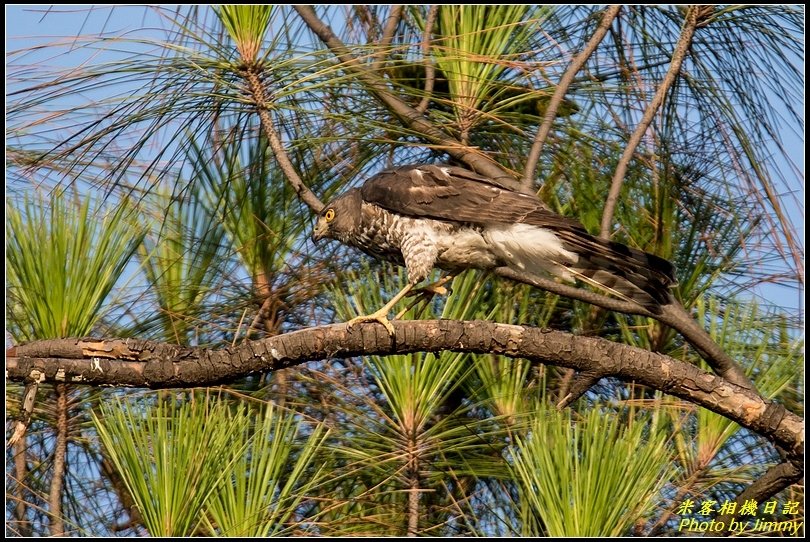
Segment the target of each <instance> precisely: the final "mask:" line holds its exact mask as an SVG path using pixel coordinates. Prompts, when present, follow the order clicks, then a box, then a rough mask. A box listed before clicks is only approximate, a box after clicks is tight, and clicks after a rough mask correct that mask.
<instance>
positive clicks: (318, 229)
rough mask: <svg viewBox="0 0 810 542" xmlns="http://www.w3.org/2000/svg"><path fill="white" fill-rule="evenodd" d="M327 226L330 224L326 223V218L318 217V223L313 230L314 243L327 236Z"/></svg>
mask: <svg viewBox="0 0 810 542" xmlns="http://www.w3.org/2000/svg"><path fill="white" fill-rule="evenodd" d="M327 227H328V226H327V225H326V222H325V221H324V220H321V219H318V223H317V224H315V229H314V230H312V242H313V243H317V242H318V241H320V240H321V239H323V238H324V237H326V230H327Z"/></svg>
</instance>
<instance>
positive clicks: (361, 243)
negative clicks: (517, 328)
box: [312, 165, 677, 334]
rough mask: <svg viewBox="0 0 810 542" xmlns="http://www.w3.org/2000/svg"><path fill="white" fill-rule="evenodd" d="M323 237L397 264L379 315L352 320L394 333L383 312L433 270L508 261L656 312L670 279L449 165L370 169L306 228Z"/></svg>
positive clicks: (535, 204) (663, 263) (670, 273)
mask: <svg viewBox="0 0 810 542" xmlns="http://www.w3.org/2000/svg"><path fill="white" fill-rule="evenodd" d="M321 238H331V239H336V240H338V241H341V242H343V243H346V244H348V245H351V246H354V247H356V248H359V249H360V250H362V251H364V252H366V253H367V254H370V255H372V256H375V257H378V258H383V259H386V260H390V261H393V262H395V263H398V264H400V265H403V264H404V265H405V267H406V268H407V270H408V285H406V286H405V287H404V288H403V289H402V290H401V291H400V292H399V293H398V294H397V295H396V296H395V297H394V298H393V299H392V300H391V301H390V302H389V303H387V304H386V305H385V306H384V307H383V308H381V309H380V310H379V311H377V312H375V313H373V314H371V315H368V316H361V317H358V318H355V319H354V320H352V321H351V322H350V324H351V323H355V322H358V321H378V322H380V323H382V324H383V325H385V326H386V328H388V330H389V332H391V333H392V334H393V326H392V325H391V323H390V321H389V320H388V318H387V314H388V311H389V310H391V308H392V307H393V306H394V305H395V304H396V303H397V302H398V301H399V300H400V299H402V298H403V297H404V296H405V295H407V293H408V292H409V291H410V290H411V289H412V288H413V287H414V286H415V285H416V284H418V283H419V282H421V281H422V280H424V279H425V278H426V277H427V276H428V274H429V273H430V271H431V270H432V269H433V268H434V267H439V268H441V269H444V270H446V271H449V272H458V271H461V270H464V269H467V268H476V269H493V268H496V267H502V266H506V267H509V268H510V269H513V270H515V271H519V272H522V273H528V274H532V275H551V276H554V277H559V278H561V279H563V280H565V281H568V282H573V281H574V280H575V279H579V280H581V281H583V282H585V283H587V284H590V285H592V286H595V287H597V288H600V289H602V290H605V291H607V292H609V293H611V294H613V295H615V296H617V297H619V298H621V299H624V300H627V301H634V302H636V303H638V304H640V305H642V306H644V307H645V308H647V309H648V310H650V311H652V312H654V313H660V311H661V308H660V307H661V306H662V305H666V304H667V303H669V302H670V301H671V293H670V288H671V287H672V286H674V285H675V284H677V280H676V279H675V268H674V267H673V265H672V264H671V263H670V262H668V261H667V260H665V259H663V258H660V257H658V256H655V255H653V254H648V253H646V252H643V251H641V250H637V249H634V248H630V247H628V246H625V245H623V244H621V243H616V242H613V241H605V240H603V239H599V238H597V237H595V236H593V235H590V234H589V233H588V232H587V231H585V228H584V227H583V226H582V224H580V223H579V222H578V221H577V220H574V219H572V218H566V217H564V216H561V215H559V214H557V213H554V212H552V211H550V210H549V209H547V208H546V207H545V206H544V205H543V203H542V202H541V201H540V200H539V199H538V198H537V197H536V196H534V195H528V194H522V193H518V192H514V191H511V190H508V189H507V188H506V187H504V186H501V185H499V184H497V183H496V182H495V181H493V180H491V179H488V178H486V177H483V176H481V175H478V174H476V173H473V172H472V171H469V170H467V169H464V168H460V167H453V166H443V165H408V166H401V167H397V168H394V169H389V170H386V171H382V172H380V173H378V174H377V175H375V176H373V177H371V178H369V179H368V180H367V181H366V182H365V183H364V184H363V185H362V186H361V187H360V188H353V189H351V190H348V191H347V192H345V193H344V194H342V195H341V196H339V197H337V198H335V199H334V200H332V201H331V202H329V203H328V204H327V205H326V206H325V207H324V209H323V211H322V212H321V214H320V216H319V217H318V222H317V224H316V226H315V230H314V231H313V234H312V239H313V240H314V241H317V240H319V239H321Z"/></svg>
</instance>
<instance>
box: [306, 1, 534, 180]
mask: <svg viewBox="0 0 810 542" xmlns="http://www.w3.org/2000/svg"><path fill="white" fill-rule="evenodd" d="M293 8H294V9H295V11H296V12H298V15H300V17H301V19H302V20H303V21H304V22H305V23H306V25H307V26H308V27H309V28H310V30H312V31H313V32H314V33H315V35H316V36H318V38H320V40H321V41H322V42H323V43H324V44H326V46H327V47H328V48H329V50H331V51H332V53H334V55H335V56H336V57H337V59H338V60H339V61H340V62H341V67H342V68H344V69H345V70H347V71H349V72H351V73H354V74H355V75H356V76H357V78H358V79H359V80H360V81H362V82H363V84H365V85H366V87H367V89H368V91H369V92H371V93H372V94H373V95H374V96H376V97H377V99H379V100H380V101H381V102H382V103H383V104H385V106H386V107H388V109H389V110H390V111H391V112H392V113H394V114H395V115H396V116H397V117H399V119H400V120H401V121H402V123H403V124H404V125H405V126H407V127H408V128H410V129H411V130H414V131H415V132H418V133H420V134H422V135H423V136H424V137H425V138H426V139H428V140H429V141H431V142H433V143H434V144H437V145H440V146H441V147H442V148H443V150H444V151H445V152H446V153H447V154H449V155H450V156H452V157H453V158H455V159H457V160H459V161H461V162H463V163H464V164H466V165H467V166H469V167H470V168H471V169H473V170H475V171H477V172H478V173H480V174H482V175H486V176H487V177H490V178H492V179H494V180H496V181H498V182H499V183H501V184H503V185H505V186H507V187H509V188H511V189H513V190H516V191H520V190H521V187H520V183H519V182H518V180H517V179H515V177H514V176H513V175H511V174H509V172H507V171H506V170H505V169H504V168H503V166H501V165H499V164H498V163H496V162H494V161H492V159H490V158H489V156H487V155H486V154H485V153H482V152H481V151H479V150H478V149H475V148H474V147H470V146H467V145H463V144H462V143H461V142H459V141H458V140H456V139H454V138H452V137H451V136H449V135H448V134H446V133H445V132H444V131H443V130H441V129H439V128H438V127H437V126H436V125H434V124H433V123H432V122H431V121H430V120H429V119H428V118H427V117H425V116H424V115H422V114H421V113H420V112H419V111H417V110H416V109H414V108H413V107H411V106H410V105H408V104H407V103H405V102H403V101H402V100H400V99H399V98H397V97H396V96H395V95H394V94H393V93H392V92H391V90H390V89H389V87H388V84H387V83H386V81H385V79H384V78H382V77H380V76H379V75H378V74H377V73H375V72H374V71H372V70H371V69H370V67H369V66H368V65H367V64H364V63H363V62H362V61H361V60H360V59H359V58H357V57H356V56H355V55H354V54H352V52H351V51H350V50H349V48H348V47H346V45H345V44H344V43H343V42H342V41H341V40H340V38H338V37H337V35H335V33H334V32H333V31H332V29H331V28H330V27H329V25H327V24H326V23H324V22H323V21H321V20H320V19H319V18H318V16H317V15H316V14H315V10H314V9H313V8H312V6H300V5H298V6H293Z"/></svg>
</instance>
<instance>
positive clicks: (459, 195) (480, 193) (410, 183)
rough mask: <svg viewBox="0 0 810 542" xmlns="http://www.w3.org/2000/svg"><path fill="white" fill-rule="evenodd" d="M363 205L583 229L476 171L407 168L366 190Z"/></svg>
mask: <svg viewBox="0 0 810 542" xmlns="http://www.w3.org/2000/svg"><path fill="white" fill-rule="evenodd" d="M360 191H361V194H362V197H363V200H364V201H365V202H367V203H373V204H374V205H378V206H380V207H382V208H384V209H387V210H388V211H391V212H393V213H398V214H401V215H407V216H416V217H423V218H433V219H438V220H448V221H452V222H465V223H470V224H515V223H526V224H532V225H536V226H546V227H560V228H574V229H579V230H582V231H584V228H583V227H582V225H581V224H580V223H579V222H578V221H576V220H574V219H572V218H567V217H564V216H562V215H559V214H557V213H554V212H552V211H549V210H548V209H546V208H545V207H544V206H543V203H542V202H541V201H540V200H539V199H538V198H537V197H536V196H532V195H528V194H521V193H518V192H513V191H511V190H508V189H506V188H504V187H501V186H499V185H497V184H496V183H494V182H493V181H492V180H491V179H487V178H486V177H482V176H480V175H477V174H476V173H473V172H472V171H469V170H466V169H463V168H459V167H453V166H441V165H419V166H402V167H398V168H395V169H390V170H386V171H383V172H381V173H378V174H377V175H375V176H374V177H371V178H370V179H368V180H367V181H366V182H365V183H364V184H363V186H362V188H361V190H360Z"/></svg>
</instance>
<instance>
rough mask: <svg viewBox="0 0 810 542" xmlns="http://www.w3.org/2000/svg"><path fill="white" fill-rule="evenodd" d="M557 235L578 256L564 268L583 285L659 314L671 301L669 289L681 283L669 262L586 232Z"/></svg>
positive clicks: (567, 232)
mask: <svg viewBox="0 0 810 542" xmlns="http://www.w3.org/2000/svg"><path fill="white" fill-rule="evenodd" d="M556 233H557V236H558V238H559V239H560V240H561V241H562V243H563V246H564V248H565V249H566V250H568V251H570V252H573V253H575V254H576V255H577V261H576V262H573V263H565V264H563V265H564V267H565V268H566V269H567V270H568V271H569V272H570V273H571V274H573V275H574V276H576V277H577V278H578V279H580V280H581V281H583V282H585V283H587V284H590V285H591V286H594V287H596V288H599V289H603V290H607V291H608V292H610V293H612V294H614V295H616V296H617V297H619V298H621V299H624V300H626V301H634V302H636V303H639V304H640V305H642V306H644V307H645V308H646V309H648V310H650V311H651V312H654V313H656V314H658V313H660V312H661V306H663V305H666V304H668V303H670V302H671V301H672V293H671V292H670V289H671V288H672V287H673V286H675V285H677V284H678V280H677V279H676V278H675V267H674V266H673V265H672V264H671V263H670V262H668V261H667V260H665V259H663V258H661V257H659V256H656V255H654V254H649V253H647V252H643V251H641V250H638V249H635V248H630V247H628V246H626V245H623V244H621V243H616V242H614V241H605V240H604V239H600V238H598V237H594V236H592V235H589V234H587V233H584V232H579V231H577V232H574V231H565V230H563V231H558V232H556Z"/></svg>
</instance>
